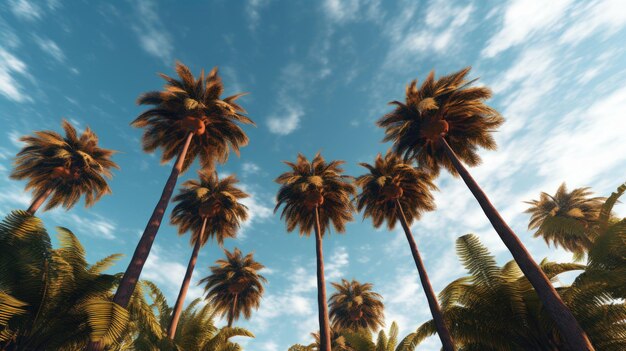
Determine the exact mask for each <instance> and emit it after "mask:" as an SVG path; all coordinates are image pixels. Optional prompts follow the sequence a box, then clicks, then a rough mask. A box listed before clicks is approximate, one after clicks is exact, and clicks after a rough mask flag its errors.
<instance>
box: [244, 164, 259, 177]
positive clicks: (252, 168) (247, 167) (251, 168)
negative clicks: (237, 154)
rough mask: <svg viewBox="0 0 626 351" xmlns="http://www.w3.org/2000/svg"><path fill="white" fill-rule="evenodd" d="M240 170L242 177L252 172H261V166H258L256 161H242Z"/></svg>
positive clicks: (252, 173)
mask: <svg viewBox="0 0 626 351" xmlns="http://www.w3.org/2000/svg"><path fill="white" fill-rule="evenodd" d="M241 171H242V173H243V176H244V177H247V176H251V175H254V174H259V173H260V172H261V167H259V166H258V165H257V164H256V163H253V162H244V163H243V164H242V165H241Z"/></svg>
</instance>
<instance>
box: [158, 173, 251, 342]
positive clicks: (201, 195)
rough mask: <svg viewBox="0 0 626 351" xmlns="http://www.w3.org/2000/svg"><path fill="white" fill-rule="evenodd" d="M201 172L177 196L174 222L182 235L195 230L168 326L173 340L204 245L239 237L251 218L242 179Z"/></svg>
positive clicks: (220, 242) (185, 184) (186, 183)
mask: <svg viewBox="0 0 626 351" xmlns="http://www.w3.org/2000/svg"><path fill="white" fill-rule="evenodd" d="M198 175H199V177H200V181H197V180H188V181H186V182H185V183H183V189H181V190H180V192H179V194H178V195H176V196H175V197H174V199H173V201H174V202H178V204H177V205H176V207H174V210H173V211H172V224H174V225H177V226H178V234H181V235H182V234H184V233H186V232H187V231H189V230H191V232H192V235H191V244H193V252H192V254H191V258H190V259H189V264H188V265H187V272H186V273H185V278H184V279H183V284H182V286H181V287H180V292H179V294H178V298H177V299H176V304H175V305H174V313H173V315H172V321H171V323H170V326H169V328H168V336H169V338H170V339H173V338H174V335H175V334H176V324H177V323H178V319H179V318H180V313H181V312H182V310H183V303H184V301H185V295H186V294H187V289H188V288H189V283H190V282H191V276H192V274H193V270H194V267H195V266H196V260H197V259H198V252H199V251H200V247H202V246H204V245H205V244H206V243H207V241H208V240H209V239H215V240H216V241H217V243H218V244H219V245H220V246H222V244H223V243H224V239H226V238H234V237H236V236H237V229H238V228H239V225H240V223H241V222H243V221H245V220H246V219H247V218H248V208H247V207H246V206H245V205H243V204H242V203H240V202H239V200H240V199H243V198H246V197H248V194H246V193H245V192H243V191H242V190H241V189H239V188H237V187H236V186H235V184H237V183H238V180H237V178H236V177H235V176H234V175H231V176H228V177H226V178H224V179H222V180H219V179H218V177H217V172H215V171H200V172H198Z"/></svg>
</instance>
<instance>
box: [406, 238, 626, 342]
mask: <svg viewBox="0 0 626 351" xmlns="http://www.w3.org/2000/svg"><path fill="white" fill-rule="evenodd" d="M457 251H458V255H459V257H460V258H461V261H462V262H463V265H464V266H465V268H466V269H467V270H468V271H469V273H470V276H467V277H461V278H459V279H457V280H455V281H453V282H452V283H450V284H449V285H448V286H447V287H446V288H445V289H444V290H443V291H442V292H441V294H440V298H441V301H442V307H443V310H444V314H445V315H446V317H447V318H448V320H449V321H450V322H451V323H450V326H451V331H452V334H453V335H454V337H455V340H456V341H457V342H458V343H459V344H460V346H461V347H462V349H463V350H494V351H495V350H546V351H552V350H561V349H568V348H566V347H565V346H566V345H564V342H565V340H563V338H564V336H563V335H562V334H560V333H559V332H558V329H557V326H556V325H555V323H554V321H553V320H552V319H551V318H550V316H548V315H546V313H545V310H544V309H542V308H541V303H540V301H539V299H538V297H537V295H536V294H535V292H534V290H533V288H532V286H531V285H530V284H529V281H528V280H527V279H526V277H524V276H523V274H522V272H521V271H520V269H519V267H518V266H517V264H516V263H515V262H514V261H510V262H508V263H507V264H505V265H504V266H502V267H499V266H498V265H497V263H496V261H495V259H494V257H493V256H492V255H490V253H489V251H488V250H487V248H486V247H484V246H483V245H482V244H481V243H480V241H479V240H478V238H477V237H475V236H473V235H471V234H468V235H465V236H462V237H460V238H459V239H458V240H457ZM541 268H542V270H543V271H544V272H545V273H546V275H547V276H548V277H549V278H550V279H551V280H555V281H556V280H557V279H558V275H560V274H562V273H566V272H571V271H576V270H582V269H585V266H583V265H580V264H575V263H555V262H548V261H547V260H543V261H542V262H541ZM559 292H560V293H561V294H562V296H563V299H564V300H565V301H566V302H567V304H568V306H570V307H571V308H572V310H573V311H575V313H576V317H577V318H578V320H580V321H581V324H582V325H583V326H584V327H585V330H586V331H587V332H588V335H589V336H590V338H591V340H593V343H594V345H596V346H597V347H598V349H601V350H623V349H624V348H625V347H626V338H625V337H624V331H625V329H624V324H623V321H624V320H625V318H626V306H624V304H623V303H616V302H615V300H611V298H609V297H607V296H606V295H604V293H603V292H602V291H601V290H599V289H598V286H597V285H596V286H594V285H592V284H587V283H582V282H580V281H579V279H576V281H575V282H574V284H573V285H572V286H569V287H567V286H562V287H560V288H559ZM434 332H435V327H434V323H433V321H429V322H426V323H424V324H422V325H421V326H420V327H419V328H418V329H417V331H416V332H415V333H413V334H411V335H410V336H409V337H408V341H409V344H410V345H411V346H413V347H415V346H417V345H419V344H420V343H421V342H422V341H423V340H424V339H425V338H426V337H428V336H429V335H432V334H433V333H434Z"/></svg>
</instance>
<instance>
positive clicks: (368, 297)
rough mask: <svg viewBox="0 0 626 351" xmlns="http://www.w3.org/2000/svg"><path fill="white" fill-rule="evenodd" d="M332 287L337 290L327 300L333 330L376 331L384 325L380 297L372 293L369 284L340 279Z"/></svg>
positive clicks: (371, 286) (382, 306)
mask: <svg viewBox="0 0 626 351" xmlns="http://www.w3.org/2000/svg"><path fill="white" fill-rule="evenodd" d="M332 285H333V287H335V289H336V290H337V291H336V292H335V293H334V294H332V295H331V296H330V299H329V301H330V303H329V310H330V318H331V319H332V327H333V328H335V329H351V330H355V331H356V330H359V329H369V330H371V331H376V330H378V329H379V328H382V327H383V326H384V325H385V317H384V312H383V310H384V305H383V302H382V296H381V295H380V294H378V293H376V292H374V291H372V288H373V285H372V284H371V283H365V284H361V283H359V282H358V281H356V280H352V281H347V280H345V279H342V280H341V283H332Z"/></svg>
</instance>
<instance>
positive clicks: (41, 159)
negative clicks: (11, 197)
mask: <svg viewBox="0 0 626 351" xmlns="http://www.w3.org/2000/svg"><path fill="white" fill-rule="evenodd" d="M61 125H62V126H63V129H64V130H65V137H63V136H61V135H60V134H58V133H57V132H54V131H50V130H46V131H38V132H35V133H34V134H35V135H28V136H24V137H22V138H21V139H20V140H21V141H22V142H24V143H25V144H26V146H24V147H23V148H22V149H21V150H20V152H19V153H18V154H17V156H16V158H15V168H14V169H13V172H12V173H11V178H13V179H17V180H23V179H28V183H27V184H26V190H31V189H32V190H33V201H32V203H31V205H30V207H29V208H28V210H27V211H28V212H29V213H30V214H35V212H37V210H38V209H39V207H40V206H41V205H42V204H43V203H44V202H45V201H46V199H48V198H49V197H50V196H52V197H51V198H50V201H48V204H47V205H46V207H45V208H44V210H49V209H52V208H54V207H57V206H63V207H64V208H66V209H70V208H72V207H73V206H74V205H75V204H76V203H77V202H78V200H79V199H80V197H81V196H83V195H84V196H85V205H86V206H87V207H89V206H92V205H93V204H94V203H96V202H97V201H98V200H99V199H100V198H101V197H102V196H103V195H105V194H110V193H111V189H110V188H109V185H108V184H107V181H106V179H105V178H104V177H107V178H109V179H110V178H111V168H117V169H119V167H118V165H117V164H116V163H115V162H113V161H111V156H112V155H113V154H114V153H115V151H113V150H108V149H103V148H100V147H98V137H97V136H96V134H95V133H94V132H93V131H92V130H91V129H90V128H89V127H87V128H86V129H85V131H84V132H83V133H82V134H81V135H80V136H79V135H78V133H77V131H76V129H75V128H74V127H73V126H72V125H71V124H70V123H69V122H68V121H66V120H63V122H62V123H61Z"/></svg>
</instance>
